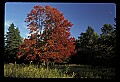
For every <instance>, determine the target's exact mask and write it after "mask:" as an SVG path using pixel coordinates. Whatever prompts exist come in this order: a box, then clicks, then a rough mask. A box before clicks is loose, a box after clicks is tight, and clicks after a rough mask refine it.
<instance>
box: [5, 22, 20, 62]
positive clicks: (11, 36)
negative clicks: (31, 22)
mask: <svg viewBox="0 0 120 82" xmlns="http://www.w3.org/2000/svg"><path fill="white" fill-rule="evenodd" d="M14 27H15V26H14V24H13V23H12V24H11V25H10V27H9V28H8V32H7V34H6V35H5V46H4V47H5V49H4V50H5V53H4V59H5V62H14V61H15V59H16V53H17V51H18V46H19V45H20V42H21V36H20V31H19V29H18V28H16V29H15V28H14Z"/></svg>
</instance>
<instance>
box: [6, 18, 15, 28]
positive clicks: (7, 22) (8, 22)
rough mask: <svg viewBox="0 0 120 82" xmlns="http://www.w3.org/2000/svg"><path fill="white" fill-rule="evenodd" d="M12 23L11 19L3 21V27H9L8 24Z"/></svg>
mask: <svg viewBox="0 0 120 82" xmlns="http://www.w3.org/2000/svg"><path fill="white" fill-rule="evenodd" d="M12 23H14V22H13V21H10V20H9V21H8V20H7V21H5V27H9V26H10V24H12Z"/></svg>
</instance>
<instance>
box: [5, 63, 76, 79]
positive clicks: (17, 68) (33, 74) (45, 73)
mask: <svg viewBox="0 0 120 82" xmlns="http://www.w3.org/2000/svg"><path fill="white" fill-rule="evenodd" d="M4 76H5V77H14V78H73V77H74V76H69V75H67V74H65V73H62V72H61V71H60V70H58V69H56V68H55V69H50V68H44V67H42V66H40V67H38V66H37V65H19V64H12V63H11V64H4Z"/></svg>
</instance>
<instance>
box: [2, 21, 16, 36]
mask: <svg viewBox="0 0 120 82" xmlns="http://www.w3.org/2000/svg"><path fill="white" fill-rule="evenodd" d="M12 23H14V22H13V21H12V20H7V21H6V20H5V24H4V29H5V30H4V33H5V34H6V32H7V31H8V28H9V26H10V24H12Z"/></svg>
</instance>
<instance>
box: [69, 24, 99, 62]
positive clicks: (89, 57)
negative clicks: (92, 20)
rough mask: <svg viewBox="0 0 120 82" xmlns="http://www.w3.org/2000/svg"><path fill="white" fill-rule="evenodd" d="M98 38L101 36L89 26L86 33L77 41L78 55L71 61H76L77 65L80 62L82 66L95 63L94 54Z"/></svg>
mask: <svg viewBox="0 0 120 82" xmlns="http://www.w3.org/2000/svg"><path fill="white" fill-rule="evenodd" d="M98 37H99V35H98V34H97V33H96V32H94V29H93V28H92V27H90V26H88V28H87V30H86V32H85V33H81V34H80V36H79V37H78V40H76V50H77V54H76V55H75V56H74V57H73V58H72V59H73V60H72V59H71V61H75V62H76V63H77V62H79V63H81V64H91V63H92V62H94V53H95V47H96V44H97V42H96V41H97V39H98ZM76 58H77V59H76ZM74 59H75V60H74Z"/></svg>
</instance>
